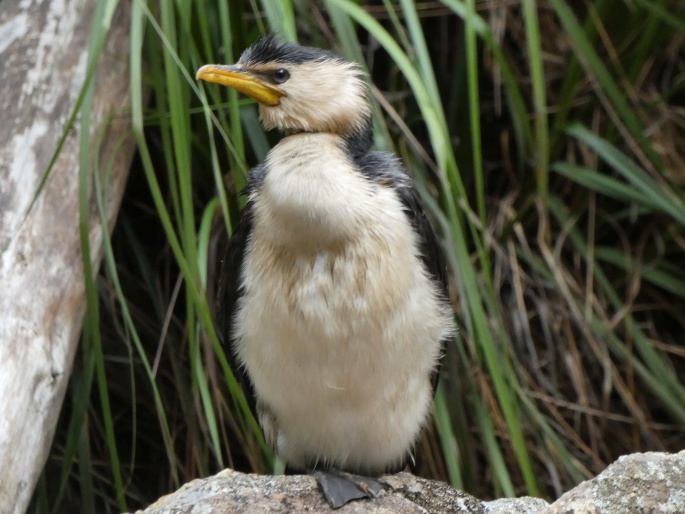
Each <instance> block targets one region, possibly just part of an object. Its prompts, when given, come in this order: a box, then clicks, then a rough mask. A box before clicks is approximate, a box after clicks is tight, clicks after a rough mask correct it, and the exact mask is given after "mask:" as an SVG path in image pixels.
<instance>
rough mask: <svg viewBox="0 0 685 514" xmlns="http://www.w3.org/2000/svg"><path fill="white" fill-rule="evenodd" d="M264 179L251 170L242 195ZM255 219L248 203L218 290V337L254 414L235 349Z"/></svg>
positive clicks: (233, 236)
mask: <svg viewBox="0 0 685 514" xmlns="http://www.w3.org/2000/svg"><path fill="white" fill-rule="evenodd" d="M263 179H264V167H263V166H262V165H260V166H257V167H256V168H253V169H252V170H251V171H250V176H249V180H248V183H247V186H246V187H245V189H244V190H243V192H242V194H246V195H249V194H250V193H252V192H253V191H254V190H256V189H258V188H259V187H260V186H261V184H262V181H263ZM253 216H254V202H253V201H252V200H249V201H248V202H247V204H246V205H245V207H243V210H242V211H241V212H240V217H239V218H238V223H237V224H236V225H235V227H234V228H233V233H232V234H231V238H230V239H229V241H228V245H227V246H226V253H225V254H224V259H223V261H222V263H221V272H220V274H219V289H218V291H217V322H218V325H219V336H220V337H221V340H222V343H223V345H224V348H225V350H226V357H227V359H228V362H229V364H230V365H231V370H232V371H233V375H234V376H235V378H236V380H238V382H239V383H240V385H241V387H242V389H243V392H244V393H245V399H246V400H247V402H248V404H249V405H250V408H251V409H252V412H253V413H256V411H255V395H254V388H253V386H252V382H251V381H250V377H249V376H248V375H247V372H246V371H245V368H244V367H243V366H240V365H239V364H238V361H237V357H236V354H235V351H234V349H233V340H232V339H233V321H234V317H235V312H236V307H237V305H238V301H239V300H240V298H241V296H242V295H243V294H244V288H243V284H242V276H243V263H244V260H245V252H246V250H247V245H248V244H249V241H250V235H251V233H252V225H253Z"/></svg>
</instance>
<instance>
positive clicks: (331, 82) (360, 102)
mask: <svg viewBox="0 0 685 514" xmlns="http://www.w3.org/2000/svg"><path fill="white" fill-rule="evenodd" d="M196 78H197V79H198V80H203V81H207V82H211V83H217V84H221V85H224V86H227V87H230V88H233V89H235V90H237V91H238V92H240V93H242V94H244V95H247V96H248V97H251V98H253V99H254V100H256V102H257V104H258V108H259V116H260V120H261V123H262V124H263V126H264V128H265V129H267V130H270V129H277V130H278V131H279V132H280V133H281V134H282V135H283V137H282V139H280V141H279V142H278V143H277V144H275V145H274V146H273V148H271V150H270V151H269V152H268V154H267V155H266V158H265V160H264V162H263V163H261V164H259V165H257V166H256V167H254V168H253V169H252V170H251V171H250V173H249V177H248V181H247V185H246V187H245V190H244V191H243V193H244V194H245V196H246V198H247V201H246V204H245V206H244V207H243V210H242V212H241V214H240V217H239V219H238V221H237V224H236V226H235V227H234V229H233V232H232V235H231V237H230V239H229V242H228V245H227V249H226V253H225V256H224V259H223V263H222V269H221V272H220V285H219V291H218V293H217V296H218V304H219V305H218V318H219V324H220V325H222V329H221V330H222V334H223V335H222V338H223V341H224V343H225V344H228V345H229V348H230V351H231V352H232V354H233V355H234V357H235V359H236V362H237V365H238V366H239V368H240V370H241V371H242V372H243V373H244V374H245V375H246V376H247V381H248V383H249V386H250V389H252V392H251V393H250V394H252V395H254V401H255V403H256V413H257V418H258V420H259V424H260V426H261V429H262V431H263V433H264V437H265V440H266V441H267V442H268V443H269V444H270V445H271V447H272V448H273V449H274V451H275V453H276V454H277V455H278V456H279V457H280V458H282V459H283V460H284V461H285V463H286V465H287V466H288V469H292V470H298V471H304V472H309V473H312V474H313V475H314V476H315V478H316V480H317V482H318V484H319V486H320V488H321V490H322V492H323V495H324V497H325V499H326V500H327V501H328V502H329V504H330V505H331V506H332V507H334V508H337V507H340V506H342V505H344V504H345V503H347V502H348V501H350V500H354V499H359V498H364V497H369V498H373V497H375V496H377V495H378V494H379V493H380V491H381V490H382V489H383V488H384V484H382V483H381V482H379V481H378V478H379V477H380V476H381V475H382V474H385V473H394V472H397V471H400V470H402V469H404V467H405V465H406V463H407V462H409V461H410V460H411V459H413V448H414V445H415V443H416V441H417V438H418V437H419V435H420V433H421V431H422V430H423V429H424V428H425V426H426V424H427V420H428V418H429V416H430V414H431V412H432V401H433V396H434V392H435V387H436V383H437V376H438V369H439V364H440V360H441V358H442V355H443V353H444V348H445V344H446V342H447V341H448V340H449V339H450V338H451V337H452V336H453V334H454V332H455V324H454V321H453V320H454V315H453V310H452V307H451V304H450V301H449V295H448V280H447V270H446V262H445V257H444V254H443V251H442V249H441V246H440V242H439V240H438V238H437V236H436V233H435V231H434V229H433V227H432V225H431V223H430V221H429V220H428V218H427V216H426V214H425V212H424V210H423V208H422V205H421V200H420V197H419V194H418V192H417V189H416V187H415V185H414V182H413V180H412V179H411V177H410V176H409V174H408V173H407V171H406V170H405V168H404V167H403V165H402V163H401V161H400V160H399V159H398V158H397V157H396V156H395V155H393V154H392V153H387V152H380V151H373V150H372V146H373V142H374V137H373V126H372V111H371V102H370V88H369V84H368V75H367V73H365V72H364V71H363V69H362V68H361V66H360V65H359V64H357V63H355V62H353V61H349V60H346V59H344V58H342V57H340V56H338V55H337V54H336V53H334V52H332V51H329V50H323V49H319V48H314V47H307V46H301V45H298V44H295V43H292V42H288V41H285V40H283V39H281V38H280V37H278V36H276V35H274V34H267V35H265V36H262V37H261V38H260V39H258V40H257V41H256V42H255V43H254V44H253V45H252V46H250V47H249V48H248V49H246V50H245V51H244V52H243V53H242V55H241V56H240V58H239V60H238V61H237V63H235V64H233V65H222V64H207V65H204V66H202V67H201V68H200V69H199V70H198V71H197V74H196Z"/></svg>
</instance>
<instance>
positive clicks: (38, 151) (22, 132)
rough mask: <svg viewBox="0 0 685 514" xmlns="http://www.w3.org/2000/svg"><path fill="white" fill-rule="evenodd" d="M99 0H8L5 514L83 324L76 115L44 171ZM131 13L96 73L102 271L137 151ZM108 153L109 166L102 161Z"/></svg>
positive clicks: (0, 180) (0, 229)
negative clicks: (105, 241)
mask: <svg viewBox="0 0 685 514" xmlns="http://www.w3.org/2000/svg"><path fill="white" fill-rule="evenodd" d="M95 5H96V2H92V1H87V0H60V1H45V0H22V1H21V2H18V1H9V2H0V77H2V80H0V112H2V122H0V141H1V142H2V144H1V145H0V477H1V479H0V513H1V514H6V513H13V514H14V513H23V512H24V511H25V510H26V507H27V505H28V503H29V501H30V499H31V495H32V492H33V489H34V487H35V484H36V481H37V479H38V477H39V476H40V473H41V470H42V468H43V465H44V463H45V461H46V458H47V455H48V451H49V449H50V444H51V442H52V438H53V435H54V430H55V424H56V422H57V418H58V415H59V411H60V408H61V405H62V400H63V399H64V394H65V390H66V386H67V382H68V379H69V375H70V372H71V367H72V361H73V358H74V354H75V351H76V347H77V344H78V339H79V335H80V332H81V328H82V322H83V315H84V311H85V286H84V279H83V264H82V258H81V245H80V242H79V211H78V197H79V196H78V195H79V193H78V173H79V137H80V134H79V132H80V126H79V123H78V122H77V124H76V126H75V128H74V129H73V130H71V132H70V133H69V136H68V138H67V140H66V144H65V145H64V147H63V149H62V151H61V153H60V154H59V157H58V158H57V161H56V162H55V165H54V167H53V169H52V171H51V173H50V174H49V175H48V176H47V178H46V177H45V172H46V170H47V168H48V165H49V163H50V160H51V158H52V155H53V152H54V151H55V148H56V147H57V143H58V141H59V139H60V136H61V135H62V133H63V131H64V127H65V124H66V122H67V120H68V119H69V116H70V115H71V112H72V110H73V107H74V105H75V103H76V100H77V97H78V95H79V93H80V91H81V88H82V86H83V83H84V79H85V75H86V62H87V53H88V41H89V37H90V33H91V27H92V23H93V14H94V9H95ZM129 21H130V10H129V6H128V3H127V2H120V4H119V7H118V8H117V11H116V12H115V13H114V18H113V22H112V28H111V31H110V33H109V36H108V40H107V43H106V47H105V50H104V54H103V55H104V57H103V58H102V60H101V62H100V64H99V68H98V72H97V75H96V77H95V94H94V99H93V109H92V115H91V123H92V125H91V130H90V134H89V137H90V141H91V144H90V148H91V152H92V159H93V162H96V161H97V162H99V163H100V170H101V171H102V174H103V177H105V176H106V179H103V180H105V182H106V183H105V186H104V187H105V188H106V195H107V196H106V206H107V212H108V222H107V225H108V226H107V227H103V226H102V225H101V223H100V222H99V220H98V219H97V216H96V215H95V213H96V210H95V206H94V204H93V203H92V201H91V208H90V220H89V222H88V223H89V239H90V244H91V251H92V254H93V255H92V258H91V261H92V263H93V265H94V270H97V267H98V264H99V262H100V258H101V242H102V237H103V233H104V230H110V229H111V226H112V225H113V220H114V219H115V215H116V212H117V210H118V207H119V204H120V201H121V196H122V194H123V190H124V185H125V181H126V177H127V173H128V170H129V167H130V162H131V157H132V154H133V149H134V144H133V140H132V137H130V134H131V132H130V125H129V121H128V120H129V118H130V117H129V115H128V110H129V76H128V68H127V66H128V54H129V37H128V31H129ZM127 136H128V137H127ZM122 143H123V144H122ZM110 160H111V161H112V162H113V166H112V167H109V164H105V163H109V162H110ZM94 168H95V167H94V166H92V169H94ZM91 173H92V171H91ZM105 174H106V175H105ZM43 181H44V184H43V187H42V190H41V189H40V187H41V183H43ZM91 183H92V182H91ZM39 190H40V193H38V195H37V196H36V194H37V192H38V191H39ZM34 197H35V200H34ZM91 197H92V195H91Z"/></svg>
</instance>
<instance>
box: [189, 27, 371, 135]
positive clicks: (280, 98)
mask: <svg viewBox="0 0 685 514" xmlns="http://www.w3.org/2000/svg"><path fill="white" fill-rule="evenodd" d="M196 78H197V79H202V80H206V81H208V82H215V83H217V84H222V85H224V86H229V87H232V88H234V89H236V90H237V91H239V92H241V93H243V94H245V95H247V96H249V97H252V98H254V99H255V100H256V101H257V102H258V103H259V115H260V118H261V120H262V123H263V124H264V127H265V128H267V129H273V128H277V129H279V130H281V131H282V132H330V133H334V134H339V135H341V136H343V137H354V136H355V135H357V134H360V133H361V132H365V131H368V130H370V119H371V107H370V104H369V92H368V91H369V90H368V86H367V83H366V81H365V74H364V72H363V71H362V70H361V68H360V67H359V66H358V65H357V64H356V63H353V62H349V61H346V60H344V59H342V58H341V57H338V56H337V55H335V54H334V53H332V52H329V51H327V50H321V49H318V48H311V47H306V46H299V45H296V44H293V43H287V42H283V41H280V40H279V39H277V38H276V37H275V36H273V35H269V36H265V37H262V38H261V39H260V40H259V41H257V42H256V43H255V44H254V45H252V46H251V47H250V48H248V49H247V50H245V51H244V52H243V55H241V56H240V59H239V60H238V62H237V63H236V64H234V65H219V64H207V65H205V66H203V67H202V68H200V69H199V70H198V71H197V76H196Z"/></svg>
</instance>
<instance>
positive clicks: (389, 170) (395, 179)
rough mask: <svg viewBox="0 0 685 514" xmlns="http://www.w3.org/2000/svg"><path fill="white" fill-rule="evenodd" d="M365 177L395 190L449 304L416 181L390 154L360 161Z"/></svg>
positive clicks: (440, 259)
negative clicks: (415, 184)
mask: <svg viewBox="0 0 685 514" xmlns="http://www.w3.org/2000/svg"><path fill="white" fill-rule="evenodd" d="M357 163H358V165H359V167H360V170H361V171H362V173H363V174H364V175H365V176H366V177H367V178H368V179H369V180H371V181H372V182H373V183H375V184H378V185H380V186H383V187H391V188H392V189H394V190H395V192H396V193H397V196H398V197H399V199H400V200H401V202H402V205H403V206H404V213H405V214H406V215H407V219H408V220H409V222H410V223H411V226H412V228H413V229H414V232H415V233H416V235H417V236H418V239H419V247H420V248H419V249H420V252H421V255H420V257H421V260H422V262H423V265H424V266H425V268H426V271H427V272H428V276H429V277H430V278H431V279H432V280H433V282H434V283H435V286H436V289H437V290H438V292H439V294H440V296H441V297H442V298H441V299H442V301H444V302H445V303H447V304H448V303H449V291H448V281H447V263H446V261H445V255H444V253H443V251H442V248H441V246H440V242H439V241H438V237H437V236H436V235H435V231H434V230H433V226H432V225H431V223H430V221H429V220H428V218H427V217H426V214H425V212H424V210H423V207H422V205H421V199H420V197H419V194H418V191H417V190H416V187H415V186H414V181H413V180H412V179H411V177H410V176H409V175H408V174H407V172H406V171H405V170H404V167H403V166H402V164H401V163H400V161H399V160H398V159H397V158H396V157H394V156H393V155H392V154H389V153H386V152H370V153H368V154H366V155H365V156H364V157H362V158H360V159H359V160H358V161H357ZM446 344H447V341H442V352H441V358H440V362H439V363H438V369H436V370H435V372H434V373H433V376H432V377H431V380H432V383H433V390H434V391H435V388H436V387H437V385H438V377H439V374H440V369H439V366H440V364H441V362H442V355H444V353H445V346H446Z"/></svg>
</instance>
